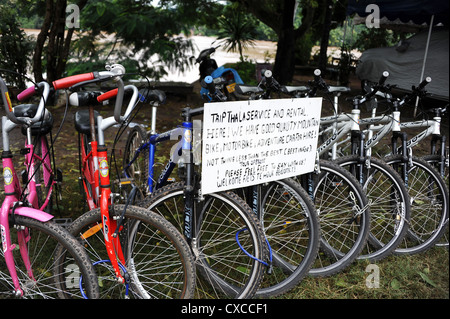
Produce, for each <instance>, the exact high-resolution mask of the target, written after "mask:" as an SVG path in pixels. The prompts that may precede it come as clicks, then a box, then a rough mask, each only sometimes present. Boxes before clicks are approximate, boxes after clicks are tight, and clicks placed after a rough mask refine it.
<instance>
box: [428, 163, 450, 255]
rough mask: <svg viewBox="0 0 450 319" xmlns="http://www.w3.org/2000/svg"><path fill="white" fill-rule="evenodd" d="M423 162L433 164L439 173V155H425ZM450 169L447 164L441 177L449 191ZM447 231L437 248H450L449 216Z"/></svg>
mask: <svg viewBox="0 0 450 319" xmlns="http://www.w3.org/2000/svg"><path fill="white" fill-rule="evenodd" d="M422 159H423V160H425V161H426V162H428V163H429V164H431V166H433V167H434V168H436V170H437V171H438V172H439V164H440V162H441V157H440V156H439V155H425V156H423V157H422ZM448 173H449V167H448V162H447V163H446V165H445V167H444V176H442V175H441V177H442V178H443V179H444V182H445V185H446V186H447V190H448V189H449V177H448ZM445 227H446V230H445V232H444V235H443V236H442V237H441V239H440V240H439V241H438V242H437V243H436V246H438V247H447V248H448V239H449V228H450V227H449V226H448V216H447V221H446V226H445Z"/></svg>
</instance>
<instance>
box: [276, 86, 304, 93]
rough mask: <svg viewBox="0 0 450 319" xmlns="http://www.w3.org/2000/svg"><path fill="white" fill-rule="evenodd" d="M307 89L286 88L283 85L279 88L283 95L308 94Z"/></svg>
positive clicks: (297, 87) (300, 87) (302, 87)
mask: <svg viewBox="0 0 450 319" xmlns="http://www.w3.org/2000/svg"><path fill="white" fill-rule="evenodd" d="M308 91H309V87H307V86H288V85H284V86H282V87H281V92H283V93H297V92H298V93H308Z"/></svg>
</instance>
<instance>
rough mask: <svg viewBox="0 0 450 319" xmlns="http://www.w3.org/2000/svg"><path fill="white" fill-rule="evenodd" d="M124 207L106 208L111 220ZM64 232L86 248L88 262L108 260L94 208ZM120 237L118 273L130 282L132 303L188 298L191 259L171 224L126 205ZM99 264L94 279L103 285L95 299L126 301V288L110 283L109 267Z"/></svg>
mask: <svg viewBox="0 0 450 319" xmlns="http://www.w3.org/2000/svg"><path fill="white" fill-rule="evenodd" d="M124 207H125V206H124V205H113V206H112V207H110V215H111V216H112V218H117V217H119V216H120V214H121V213H122V211H123V210H124ZM138 227H140V228H139V229H138ZM90 230H92V232H91V233H90V234H89V235H90V236H88V235H83V234H87V232H90ZM69 231H70V232H71V233H72V234H73V235H74V236H76V237H77V238H78V239H79V240H80V242H82V243H83V245H85V247H86V250H87V252H88V254H89V256H90V258H91V260H93V261H94V262H100V261H105V260H106V261H108V260H109V258H108V255H107V252H106V247H105V242H104V237H103V228H102V224H101V214H100V209H99V208H97V209H94V210H91V211H89V212H86V213H84V214H83V215H81V216H80V217H79V218H77V219H76V220H75V221H74V222H73V223H72V225H71V226H70V228H69ZM138 235H139V236H138ZM119 238H120V241H121V244H122V249H123V251H124V254H125V265H122V266H123V269H122V270H124V269H125V271H124V274H123V275H124V276H125V277H127V276H126V275H125V272H126V273H127V274H128V275H129V276H128V278H129V279H130V283H129V292H131V294H130V296H129V297H134V298H136V299H149V298H158V299H162V298H173V299H187V298H192V297H193V293H194V287H195V270H194V262H193V257H192V254H191V251H190V249H189V247H188V245H187V243H186V241H185V240H184V239H183V237H182V235H181V234H180V233H179V232H178V231H177V230H176V229H175V227H173V225H171V224H170V223H169V222H167V221H166V220H164V218H161V216H159V215H157V214H155V213H153V212H151V211H148V210H146V209H143V208H141V207H136V206H128V207H127V209H126V211H125V213H124V223H123V229H122V230H121V231H120V232H119ZM98 265H99V267H98V269H99V270H98V273H99V280H101V281H102V287H101V290H100V293H101V296H100V298H122V297H125V296H126V293H127V291H126V289H127V287H126V285H123V284H121V283H118V282H117V281H116V280H115V275H114V269H113V268H112V266H111V265H110V264H109V263H108V262H106V263H99V264H98ZM100 267H101V268H100Z"/></svg>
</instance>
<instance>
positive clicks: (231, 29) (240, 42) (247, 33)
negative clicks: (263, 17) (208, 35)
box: [218, 9, 256, 61]
mask: <svg viewBox="0 0 450 319" xmlns="http://www.w3.org/2000/svg"><path fill="white" fill-rule="evenodd" d="M230 11H231V12H230V13H229V14H226V15H223V16H221V17H220V18H219V27H220V31H219V33H218V35H219V37H218V38H219V39H223V41H222V42H223V43H224V44H225V48H228V51H233V52H236V51H238V52H239V55H240V59H241V61H244V56H243V54H242V51H243V49H245V48H247V47H248V46H249V45H251V46H254V39H255V36H256V33H255V28H254V23H255V21H254V20H253V19H251V18H249V17H247V16H246V15H245V13H244V12H242V11H241V10H239V9H237V10H236V9H231V10H230Z"/></svg>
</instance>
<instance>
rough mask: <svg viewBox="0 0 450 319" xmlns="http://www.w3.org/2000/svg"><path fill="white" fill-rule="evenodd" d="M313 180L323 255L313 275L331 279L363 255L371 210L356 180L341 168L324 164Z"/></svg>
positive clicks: (318, 259) (321, 253) (316, 264)
mask: <svg viewBox="0 0 450 319" xmlns="http://www.w3.org/2000/svg"><path fill="white" fill-rule="evenodd" d="M313 179H314V203H315V205H316V209H317V211H318V215H319V223H320V228H321V238H320V247H321V252H320V253H319V255H318V258H317V260H316V262H315V264H314V265H313V267H312V269H311V270H310V274H311V275H314V276H329V275H332V274H335V273H337V272H339V271H341V270H343V269H345V268H346V267H348V266H349V265H350V264H351V263H352V262H353V261H355V259H356V258H357V257H358V256H359V254H360V253H361V251H362V249H363V247H364V245H365V244H366V242H367V238H368V235H369V229H370V209H369V205H368V201H367V198H366V196H365V194H364V192H363V191H362V189H361V187H360V186H359V184H358V183H357V182H356V180H355V179H354V177H353V176H351V174H349V173H348V172H347V171H345V170H344V169H342V168H340V167H339V166H337V165H335V164H333V163H331V162H329V161H324V160H321V161H320V172H319V173H313Z"/></svg>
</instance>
